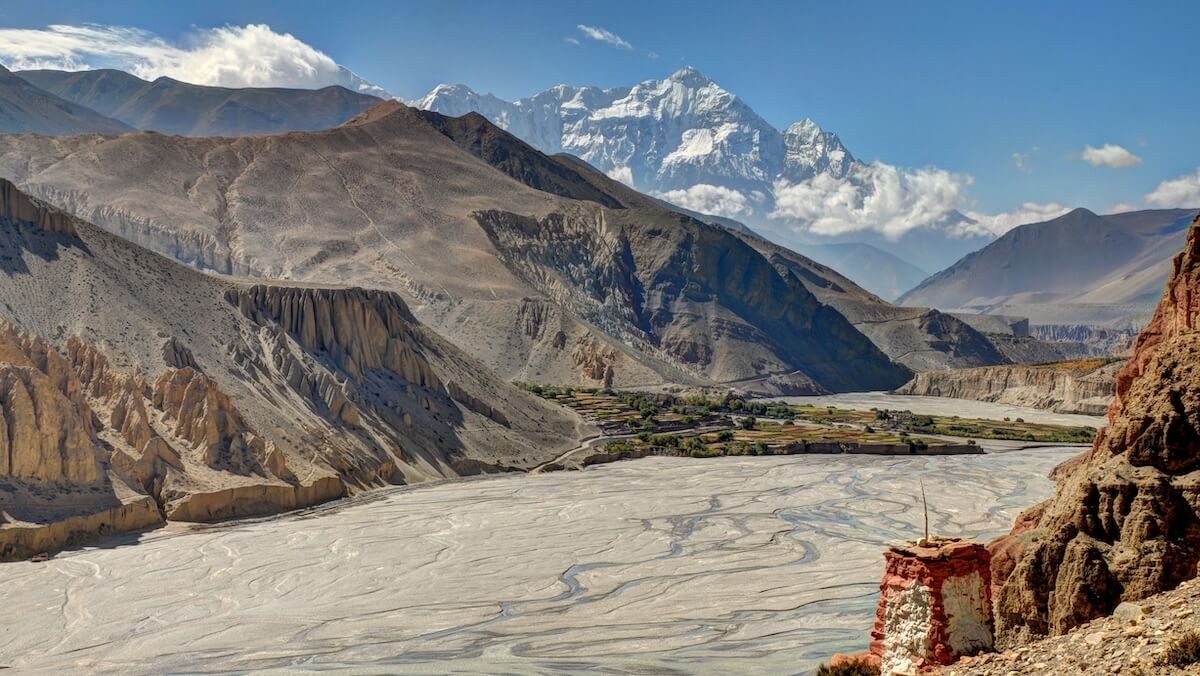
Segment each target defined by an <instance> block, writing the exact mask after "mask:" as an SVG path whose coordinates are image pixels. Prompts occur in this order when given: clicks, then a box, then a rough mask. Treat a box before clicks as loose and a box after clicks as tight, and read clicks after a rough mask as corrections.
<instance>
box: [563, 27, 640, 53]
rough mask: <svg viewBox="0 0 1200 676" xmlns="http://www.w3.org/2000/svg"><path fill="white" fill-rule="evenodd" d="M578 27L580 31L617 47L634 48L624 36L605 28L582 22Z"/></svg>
mask: <svg viewBox="0 0 1200 676" xmlns="http://www.w3.org/2000/svg"><path fill="white" fill-rule="evenodd" d="M576 28H578V29H579V32H581V33H583V34H584V35H586V36H587V37H589V38H591V39H593V40H596V41H598V42H606V43H608V44H610V45H612V46H613V47H616V48H617V49H633V45H631V44H629V42H627V41H626V40H625V39H624V38H622V37H621V36H620V35H617V34H616V33H614V32H612V31H610V30H607V29H605V28H601V27H599V26H589V25H587V24H582V23H581V24H579V25H578V26H576Z"/></svg>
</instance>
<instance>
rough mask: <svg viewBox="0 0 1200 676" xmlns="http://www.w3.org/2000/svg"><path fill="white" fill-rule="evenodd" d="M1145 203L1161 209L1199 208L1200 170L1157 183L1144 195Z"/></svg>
mask: <svg viewBox="0 0 1200 676" xmlns="http://www.w3.org/2000/svg"><path fill="white" fill-rule="evenodd" d="M1146 203H1147V204H1150V205H1152V206H1156V207H1159V208H1162V209H1194V208H1196V207H1200V169H1196V171H1195V173H1192V174H1187V175H1185V176H1180V177H1179V178H1173V179H1170V180H1167V181H1163V182H1162V183H1159V184H1158V186H1157V187H1156V188H1155V189H1154V190H1152V191H1151V192H1150V193H1149V194H1147V195H1146Z"/></svg>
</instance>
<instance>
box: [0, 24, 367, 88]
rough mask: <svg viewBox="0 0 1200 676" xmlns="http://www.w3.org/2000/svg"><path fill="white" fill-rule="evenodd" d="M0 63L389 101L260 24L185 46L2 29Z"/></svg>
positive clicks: (212, 33)
mask: <svg viewBox="0 0 1200 676" xmlns="http://www.w3.org/2000/svg"><path fill="white" fill-rule="evenodd" d="M0 62H3V63H4V64H5V65H7V66H8V67H9V68H12V69H14V70H22V69H28V68H57V69H63V70H84V69H89V68H118V69H121V70H125V71H128V72H130V73H133V74H134V75H137V76H138V77H141V78H144V79H148V80H153V79H155V78H158V77H161V76H164V75H165V76H167V77H171V78H174V79H176V80H181V81H184V82H191V83H193V84H202V85H217V86H223V87H298V88H305V89H311V88H319V87H325V86H329V85H342V86H344V87H347V88H349V89H352V90H355V91H360V92H363V93H366V94H373V95H375V96H388V94H387V92H385V91H384V90H383V89H381V88H379V87H377V86H375V85H373V84H371V83H370V82H367V81H366V80H363V79H362V78H360V77H359V76H357V75H355V74H354V73H352V72H351V71H350V70H348V69H346V68H345V67H343V66H340V65H338V64H337V63H336V62H335V61H334V60H333V59H332V58H330V57H329V55H327V54H325V53H324V52H322V51H320V50H318V49H316V48H314V47H312V46H311V45H308V44H305V43H304V42H302V41H301V40H299V39H298V38H296V37H295V36H293V35H291V34H289V33H276V32H275V31H273V30H271V27H270V26H267V25H265V24H249V25H246V26H224V27H221V28H209V29H203V30H199V31H197V32H195V33H193V34H192V35H190V36H188V38H187V39H186V40H185V41H184V43H183V44H172V43H170V42H167V41H166V40H163V39H162V38H160V37H158V36H156V35H154V34H153V33H150V32H147V31H144V30H141V29H138V28H128V27H123V26H101V25H94V24H88V25H84V26H68V25H51V26H47V27H46V28H44V29H19V28H5V29H0Z"/></svg>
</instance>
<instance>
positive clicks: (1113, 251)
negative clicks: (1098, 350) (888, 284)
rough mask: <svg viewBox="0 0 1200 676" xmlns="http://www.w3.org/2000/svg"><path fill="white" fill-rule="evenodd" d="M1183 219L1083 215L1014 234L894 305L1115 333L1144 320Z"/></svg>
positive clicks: (1172, 214)
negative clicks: (1003, 316)
mask: <svg viewBox="0 0 1200 676" xmlns="http://www.w3.org/2000/svg"><path fill="white" fill-rule="evenodd" d="M1191 216H1192V214H1191V212H1189V211H1187V210H1183V209H1163V210H1152V211H1138V212H1130V213H1126V214H1113V215H1108V216H1100V215H1097V214H1094V213H1092V212H1090V211H1088V210H1086V209H1076V210H1074V211H1072V212H1070V213H1067V214H1065V215H1063V216H1060V217H1058V218H1056V219H1053V220H1050V221H1046V222H1044V223H1032V224H1028V225H1022V226H1020V227H1017V228H1014V229H1013V230H1011V231H1009V232H1008V233H1006V234H1005V235H1004V236H1002V237H1000V238H999V239H997V240H996V241H995V242H992V243H991V244H989V245H987V246H986V247H984V248H983V249H980V250H979V251H977V252H975V253H972V254H969V255H967V256H966V257H964V258H963V259H962V260H960V261H958V262H957V263H955V264H954V265H953V266H951V267H949V268H947V269H945V270H943V271H942V272H939V273H937V274H935V275H934V276H932V277H930V278H929V279H927V280H925V281H924V282H923V283H921V285H919V286H918V287H916V288H914V289H913V290H912V291H909V292H908V293H906V294H904V295H903V296H901V297H900V298H899V299H898V300H897V301H896V302H898V303H900V304H902V305H906V304H913V305H928V306H931V307H936V308H939V309H942V310H954V309H963V310H966V311H973V312H985V313H991V314H1006V315H1016V316H1022V317H1028V318H1029V319H1030V322H1031V323H1032V324H1085V325H1095V326H1105V325H1107V326H1112V327H1114V328H1119V327H1121V326H1125V325H1127V324H1129V323H1135V324H1137V325H1138V326H1141V325H1143V324H1144V322H1145V321H1146V319H1148V317H1149V315H1150V313H1151V312H1152V308H1153V307H1154V303H1155V302H1156V301H1157V298H1158V295H1159V292H1160V291H1161V289H1162V284H1163V283H1164V282H1165V281H1166V279H1167V276H1168V275H1169V274H1170V269H1171V257H1172V256H1173V255H1174V253H1175V252H1176V251H1178V250H1179V245H1180V242H1181V241H1182V239H1183V236H1184V231H1185V230H1186V229H1187V225H1188V223H1189V221H1190V220H1191Z"/></svg>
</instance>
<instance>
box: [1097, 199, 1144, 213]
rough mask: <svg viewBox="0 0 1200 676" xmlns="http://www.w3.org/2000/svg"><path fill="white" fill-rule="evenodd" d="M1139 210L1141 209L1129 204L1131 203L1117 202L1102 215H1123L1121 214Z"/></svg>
mask: <svg viewBox="0 0 1200 676" xmlns="http://www.w3.org/2000/svg"><path fill="white" fill-rule="evenodd" d="M1140 208H1141V207H1139V206H1138V205H1136V204H1133V203H1131V202H1117V203H1116V204H1114V205H1112V206H1111V207H1109V209H1108V211H1106V212H1104V213H1107V214H1123V213H1126V212H1129V211H1137V210H1138V209H1140Z"/></svg>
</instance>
